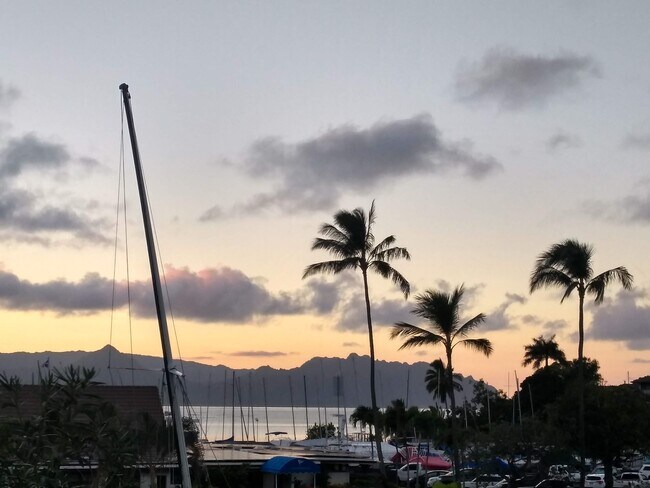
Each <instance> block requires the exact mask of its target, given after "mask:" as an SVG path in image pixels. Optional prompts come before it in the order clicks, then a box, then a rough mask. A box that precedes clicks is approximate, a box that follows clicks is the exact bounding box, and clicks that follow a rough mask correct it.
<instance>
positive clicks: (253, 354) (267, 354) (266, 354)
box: [228, 351, 295, 358]
mask: <svg viewBox="0 0 650 488" xmlns="http://www.w3.org/2000/svg"><path fill="white" fill-rule="evenodd" d="M292 354H295V352H283V351H236V352H231V353H228V356H234V357H249V358H275V357H282V356H289V355H292Z"/></svg>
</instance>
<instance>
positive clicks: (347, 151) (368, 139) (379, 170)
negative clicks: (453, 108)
mask: <svg viewBox="0 0 650 488" xmlns="http://www.w3.org/2000/svg"><path fill="white" fill-rule="evenodd" d="M501 168H502V167H501V165H500V164H499V163H498V162H497V161H496V159H494V158H493V157H492V156H486V155H481V154H477V153H475V152H474V150H473V148H472V145H471V144H470V143H469V142H463V143H453V142H449V141H446V140H444V139H443V137H442V135H441V134H440V131H439V129H438V128H437V127H436V126H435V125H434V123H433V120H432V118H431V116H429V115H426V114H423V115H417V116H415V117H412V118H409V119H402V120H394V121H388V122H378V123H376V124H374V125H372V126H371V127H369V128H365V129H363V128H358V127H356V126H353V125H344V126H341V127H337V128H334V129H331V130H329V131H327V132H326V133H324V134H322V135H321V136H318V137H314V138H312V139H307V140H304V141H301V142H297V143H287V142H284V141H283V140H281V139H279V138H274V137H268V138H265V139H261V140H258V141H257V142H255V143H254V144H253V145H252V146H251V148H250V150H249V153H248V157H247V158H246V160H245V165H244V170H245V172H246V173H247V174H248V175H249V176H250V177H253V178H258V179H264V180H265V181H272V182H275V183H276V188H275V190H273V191H271V192H269V193H260V194H257V195H254V196H253V197H252V198H251V199H250V200H249V201H248V202H246V203H244V204H240V205H238V206H236V207H235V208H233V209H232V211H231V212H229V213H230V214H233V215H236V214H246V213H254V212H258V211H260V210H266V209H279V210H282V211H284V212H289V213H294V212H298V211H310V210H323V209H330V208H332V207H333V206H335V205H336V204H337V202H338V200H339V198H340V197H341V196H342V195H343V194H344V193H346V192H350V191H353V192H369V191H370V190H372V189H374V188H376V187H377V186H378V185H380V184H382V183H386V182H388V181H394V180H396V179H399V178H405V177H407V176H412V175H417V174H446V173H449V172H452V171H455V172H459V173H461V174H462V175H464V176H465V177H468V178H471V179H474V180H478V179H482V178H485V177H487V176H488V175H490V174H493V173H495V172H497V171H500V170H501ZM224 215H225V213H224V211H223V210H222V209H221V208H219V207H212V208H211V209H209V210H207V211H206V212H205V213H204V214H203V215H202V216H201V217H200V220H202V221H208V220H214V219H218V218H221V217H223V216H224Z"/></svg>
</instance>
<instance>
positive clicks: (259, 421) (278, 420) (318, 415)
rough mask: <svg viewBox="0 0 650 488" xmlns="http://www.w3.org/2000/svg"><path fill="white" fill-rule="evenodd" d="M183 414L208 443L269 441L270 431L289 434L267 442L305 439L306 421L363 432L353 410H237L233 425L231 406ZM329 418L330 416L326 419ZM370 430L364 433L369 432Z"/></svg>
mask: <svg viewBox="0 0 650 488" xmlns="http://www.w3.org/2000/svg"><path fill="white" fill-rule="evenodd" d="M182 410H183V415H184V416H187V415H190V414H191V416H192V417H193V418H194V419H196V420H197V423H199V424H200V426H201V435H202V437H204V438H205V439H207V440H209V441H214V440H220V439H228V438H230V437H231V436H234V438H235V440H249V441H253V440H258V441H260V440H261V441H265V440H267V435H266V433H267V432H286V434H277V435H269V436H268V439H270V440H276V439H280V438H283V439H286V438H290V439H295V440H302V439H305V438H306V437H307V425H308V423H307V421H309V426H313V425H314V424H318V423H321V424H325V423H329V422H332V423H333V424H334V426H335V427H341V428H342V434H343V435H349V436H353V437H354V436H356V435H357V434H361V433H363V431H362V430H361V427H360V426H359V425H357V427H354V426H353V425H352V424H351V423H349V420H348V421H347V422H346V421H345V420H346V419H349V417H350V415H351V414H352V411H353V409H351V408H348V409H344V408H343V407H341V408H339V409H337V408H336V407H333V408H330V407H328V408H327V409H325V408H323V407H320V408H317V407H309V408H307V409H306V411H305V407H294V409H293V414H292V410H291V407H268V408H267V409H266V410H265V409H264V407H245V406H244V407H241V408H240V407H239V406H236V407H235V411H234V413H235V415H234V422H233V409H232V406H227V407H220V406H210V407H207V406H195V407H192V408H191V410H190V411H189V412H188V409H187V408H186V407H183V408H182ZM326 415H327V416H326ZM367 429H368V428H367V427H366V429H365V432H366V433H367Z"/></svg>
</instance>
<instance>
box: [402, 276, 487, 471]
mask: <svg viewBox="0 0 650 488" xmlns="http://www.w3.org/2000/svg"><path fill="white" fill-rule="evenodd" d="M464 291H465V290H464V288H463V286H462V285H461V286H459V287H457V288H456V289H455V290H454V291H453V292H452V293H445V292H442V291H434V290H427V291H425V292H424V293H421V294H420V295H417V296H416V297H415V301H416V303H417V305H416V307H415V308H414V309H413V310H412V311H411V313H413V314H414V315H417V316H418V317H421V318H423V319H426V320H427V321H428V322H429V329H426V328H423V327H420V326H417V325H411V324H408V323H406V322H398V323H396V324H395V325H394V326H393V329H392V331H391V335H390V337H391V339H395V338H397V337H402V338H404V342H403V343H402V345H401V346H400V349H405V348H411V347H417V346H435V345H438V344H440V345H442V346H443V347H444V348H445V353H446V355H447V382H448V383H447V384H449V385H452V384H453V382H454V380H453V378H454V376H453V375H454V368H453V365H452V352H453V350H454V348H455V347H456V346H458V345H459V344H462V345H463V346H464V347H467V348H469V349H473V350H475V351H477V352H480V353H482V354H485V355H486V356H489V355H490V354H491V353H492V343H491V342H490V341H489V340H488V339H470V338H468V337H467V336H468V335H469V333H470V332H472V331H473V330H474V329H476V328H477V327H478V326H479V325H481V324H482V323H483V322H484V321H485V315H483V314H482V313H480V314H478V315H476V316H475V317H473V318H471V319H470V320H468V321H467V322H465V323H463V324H461V320H460V317H459V315H460V305H461V301H462V299H463V293H464ZM449 399H450V401H451V411H452V416H451V432H452V446H453V456H454V469H455V470H456V475H458V469H459V468H460V460H459V456H458V449H457V446H456V441H457V439H458V436H457V434H456V416H455V415H454V414H453V413H454V412H455V411H456V397H455V394H454V389H453V388H450V389H449Z"/></svg>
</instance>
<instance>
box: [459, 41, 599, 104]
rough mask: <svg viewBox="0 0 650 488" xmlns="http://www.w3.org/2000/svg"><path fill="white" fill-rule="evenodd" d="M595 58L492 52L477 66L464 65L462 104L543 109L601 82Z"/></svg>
mask: <svg viewBox="0 0 650 488" xmlns="http://www.w3.org/2000/svg"><path fill="white" fill-rule="evenodd" d="M600 76H601V70H600V67H599V66H598V64H597V63H596V61H595V60H594V59H593V58H592V57H591V56H579V55H577V54H574V53H570V52H563V53H560V54H557V55H552V56H544V55H534V54H522V53H519V52H517V51H516V50H514V49H512V48H508V47H496V48H492V49H490V50H489V51H487V53H486V54H485V55H484V56H483V59H482V60H481V61H479V62H475V63H464V64H461V66H460V67H459V69H458V72H457V74H456V80H455V90H456V97H457V99H458V100H459V101H461V102H465V103H470V104H475V103H493V104H495V105H496V106H497V107H499V108H501V109H504V110H522V109H526V108H530V107H543V106H545V105H546V104H547V103H548V102H549V100H551V99H552V98H555V97H557V96H559V95H561V94H563V93H564V92H566V91H568V90H572V89H576V88H579V87H580V86H581V85H582V83H583V82H584V81H585V80H588V79H591V78H598V77H600Z"/></svg>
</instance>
